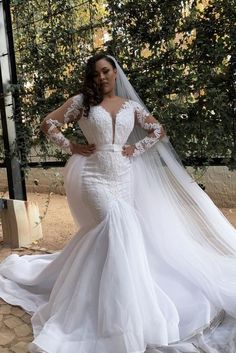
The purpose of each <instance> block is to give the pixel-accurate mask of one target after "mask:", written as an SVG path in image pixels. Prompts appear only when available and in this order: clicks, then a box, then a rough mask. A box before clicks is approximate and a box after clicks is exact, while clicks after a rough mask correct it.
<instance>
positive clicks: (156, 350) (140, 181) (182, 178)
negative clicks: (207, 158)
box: [0, 53, 236, 353]
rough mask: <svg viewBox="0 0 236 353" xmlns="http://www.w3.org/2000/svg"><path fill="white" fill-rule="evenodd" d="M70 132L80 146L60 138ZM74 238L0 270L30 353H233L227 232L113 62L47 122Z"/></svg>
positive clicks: (234, 309) (235, 327)
mask: <svg viewBox="0 0 236 353" xmlns="http://www.w3.org/2000/svg"><path fill="white" fill-rule="evenodd" d="M72 121H78V124H79V126H80V128H81V130H82V131H83V133H84V135H85V137H86V139H87V141H88V144H87V145H77V144H74V143H72V142H70V141H69V140H68V139H67V138H66V137H65V136H64V135H63V134H62V132H61V131H60V126H62V125H63V124H65V123H69V122H72ZM42 129H43V131H44V132H45V133H46V134H47V135H48V137H49V138H50V139H51V140H52V141H53V142H54V143H56V144H57V145H58V146H60V147H61V148H62V149H63V150H64V151H66V152H67V153H70V154H71V157H70V158H69V160H68V162H67V164H66V167H65V169H64V180H65V188H66V193H67V197H68V203H69V206H70V209H71V212H72V215H73V217H74V219H75V222H76V223H77V224H78V225H79V231H78V232H77V233H76V234H75V236H74V238H73V239H72V240H71V241H70V242H69V243H68V245H67V246H66V247H65V248H64V249H63V250H62V251H60V252H57V253H55V254H49V255H47V254H46V255H25V256H22V257H19V256H18V255H16V254H13V255H11V256H9V257H8V258H7V259H5V260H4V261H3V262H2V264H1V265H0V297H2V298H3V299H4V300H5V301H7V302H8V303H10V304H12V305H19V306H21V307H23V308H24V309H25V310H26V311H27V312H29V313H30V314H31V315H32V327H33V332H34V340H33V342H32V343H31V344H30V345H29V352H45V353H142V352H147V353H165V352H169V353H184V352H185V353H197V352H198V353H199V352H201V353H202V352H207V353H223V352H224V353H235V351H236V232H235V229H234V228H233V226H231V225H230V223H229V222H228V221H227V220H226V218H225V217H224V216H223V215H222V213H221V212H220V211H219V210H218V209H217V207H216V206H215V205H214V204H213V202H212V201H211V200H210V199H209V197H208V196H207V195H206V194H205V193H204V191H202V189H201V188H199V187H198V185H197V184H196V183H195V182H194V181H193V180H192V179H191V178H190V176H189V175H188V174H187V173H186V171H185V169H184V168H183V167H182V165H181V163H180V161H179V160H178V158H177V157H176V155H175V153H174V150H173V148H172V147H171V145H170V143H169V141H168V138H167V136H166V135H165V132H164V129H163V127H162V125H161V124H160V123H159V122H158V121H157V120H156V119H155V118H154V117H153V116H152V115H151V114H150V113H149V111H148V110H147V108H146V107H145V105H144V104H143V102H142V101H141V100H140V98H139V97H138V95H137V93H136V92H135V90H134V88H133V87H132V86H131V85H130V83H129V81H128V80H127V78H126V76H125V74H124V72H123V71H122V69H121V68H120V66H119V65H118V63H117V61H116V60H115V59H114V58H113V57H111V56H109V55H105V54H103V53H99V54H96V55H95V56H93V57H91V58H90V59H89V60H88V62H87V66H86V70H85V79H84V86H83V90H82V92H81V93H80V94H78V95H76V96H74V97H72V98H70V99H68V100H67V101H66V102H65V103H64V104H63V105H62V106H61V107H59V108H58V109H56V110H55V111H53V112H51V113H50V114H48V116H46V118H45V119H44V121H43V123H42Z"/></svg>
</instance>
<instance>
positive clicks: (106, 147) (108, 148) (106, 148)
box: [96, 143, 123, 152]
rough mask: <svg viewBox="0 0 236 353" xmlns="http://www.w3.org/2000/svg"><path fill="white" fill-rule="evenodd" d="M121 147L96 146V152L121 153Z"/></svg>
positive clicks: (109, 145)
mask: <svg viewBox="0 0 236 353" xmlns="http://www.w3.org/2000/svg"><path fill="white" fill-rule="evenodd" d="M122 148H123V146H122V145H117V144H115V143H113V144H104V145H96V151H98V152H99V151H110V152H121V151H122Z"/></svg>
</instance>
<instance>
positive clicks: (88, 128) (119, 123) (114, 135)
mask: <svg viewBox="0 0 236 353" xmlns="http://www.w3.org/2000/svg"><path fill="white" fill-rule="evenodd" d="M133 110H134V109H133V105H132V101H125V102H124V103H123V104H122V106H121V108H120V109H119V111H118V113H117V114H116V116H115V118H113V117H112V116H111V114H110V113H109V112H108V111H107V110H106V109H105V108H104V107H102V106H101V105H97V106H94V107H91V108H90V112H89V116H88V117H84V116H82V117H81V119H80V120H79V126H80V128H81V130H82V131H83V133H84V135H85V137H86V139H87V141H88V142H89V143H95V144H96V145H103V144H113V143H114V144H117V145H124V144H125V143H126V141H127V139H128V137H129V135H130V133H131V132H132V130H133V128H134V123H135V120H134V113H133Z"/></svg>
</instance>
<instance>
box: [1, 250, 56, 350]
mask: <svg viewBox="0 0 236 353" xmlns="http://www.w3.org/2000/svg"><path fill="white" fill-rule="evenodd" d="M11 253H16V254H19V255H26V254H27V255H28V254H42V253H51V251H47V250H46V249H45V248H39V247H38V246H37V245H35V246H31V247H30V248H19V249H10V248H4V247H3V246H2V245H1V244H0V262H1V261H2V260H3V259H4V258H5V257H7V256H8V255H10V254H11ZM32 340H33V333H32V327H31V321H30V315H29V314H27V313H26V312H25V311H24V310H22V309H21V308H20V307H18V306H12V305H9V304H7V303H6V302H4V301H3V300H2V299H1V298H0V353H27V352H28V350H27V346H28V344H29V343H30V342H32Z"/></svg>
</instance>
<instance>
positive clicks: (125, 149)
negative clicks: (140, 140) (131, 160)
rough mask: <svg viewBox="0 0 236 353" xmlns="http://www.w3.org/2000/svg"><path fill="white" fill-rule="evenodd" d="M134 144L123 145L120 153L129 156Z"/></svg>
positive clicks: (131, 153)
mask: <svg viewBox="0 0 236 353" xmlns="http://www.w3.org/2000/svg"><path fill="white" fill-rule="evenodd" d="M134 150H135V146H134V145H125V146H123V149H122V155H123V156H126V157H131V156H132V155H133V153H134Z"/></svg>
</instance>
